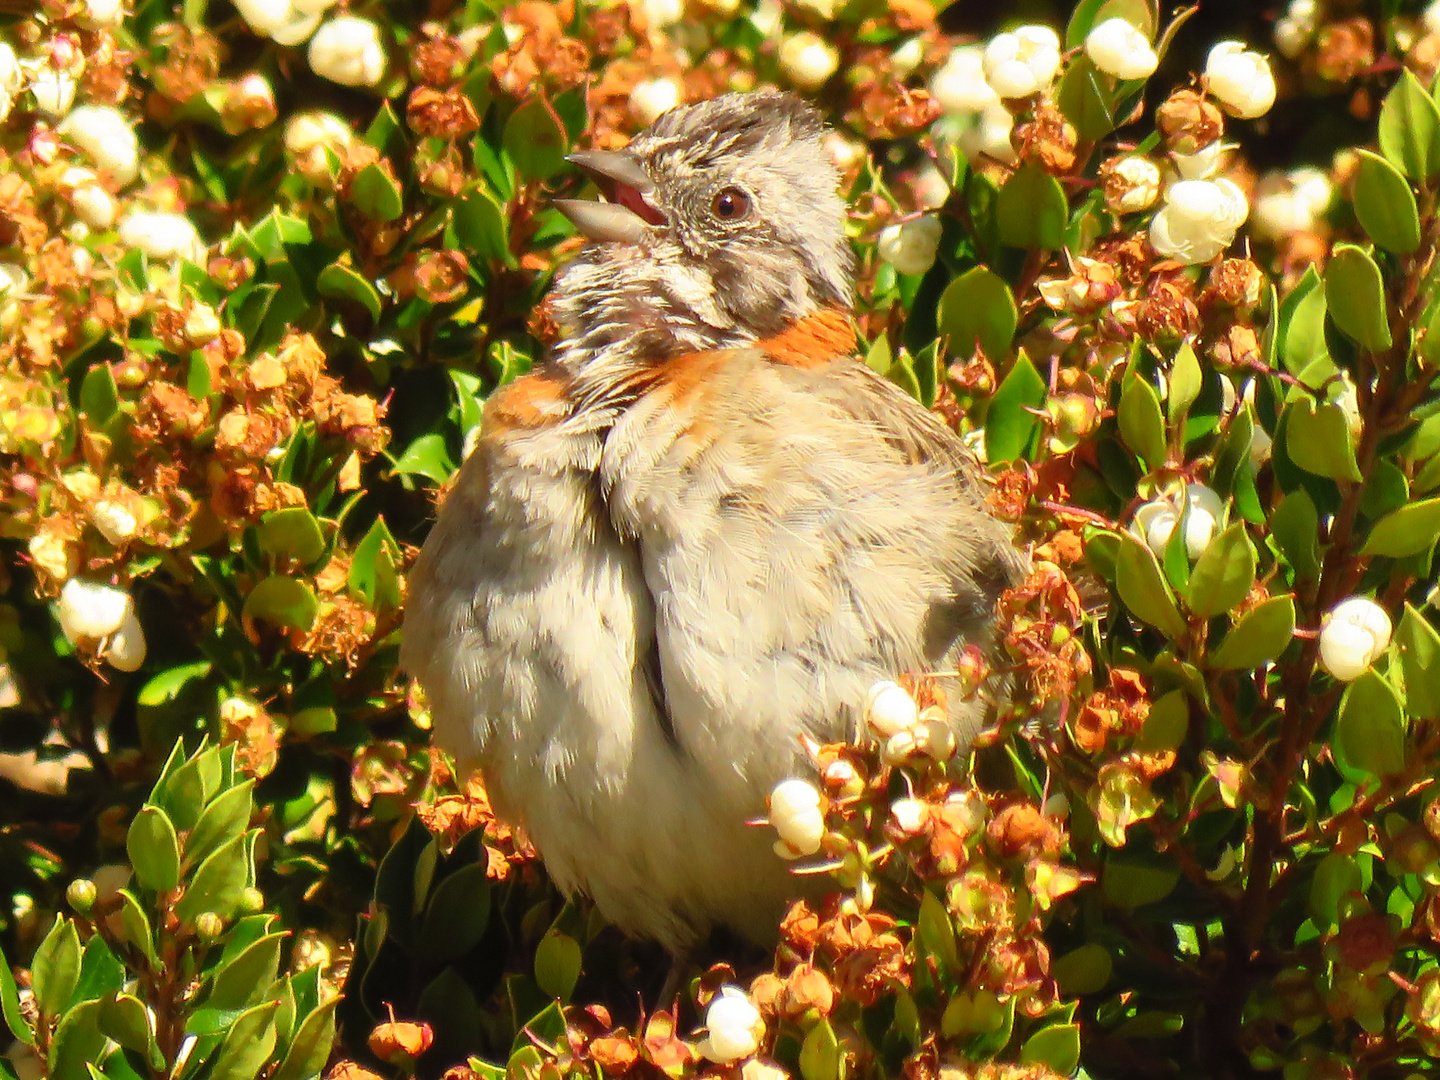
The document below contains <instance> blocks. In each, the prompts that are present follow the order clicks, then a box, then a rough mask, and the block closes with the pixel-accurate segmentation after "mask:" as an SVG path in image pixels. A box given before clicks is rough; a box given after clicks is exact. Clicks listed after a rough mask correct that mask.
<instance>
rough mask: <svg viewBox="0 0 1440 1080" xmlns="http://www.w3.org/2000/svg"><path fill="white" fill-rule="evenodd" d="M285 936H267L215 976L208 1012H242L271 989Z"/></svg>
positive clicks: (206, 1001)
mask: <svg viewBox="0 0 1440 1080" xmlns="http://www.w3.org/2000/svg"><path fill="white" fill-rule="evenodd" d="M285 937H286V935H285V934H267V935H266V936H265V937H262V938H261V939H260V940H259V941H257V942H255V943H254V944H253V945H251V946H250V947H249V948H247V949H246V950H245V951H244V952H242V953H241V954H240V955H239V956H237V957H235V959H233V960H231V961H230V962H229V963H227V964H225V965H224V966H223V967H221V968H220V970H219V971H217V972H216V973H215V984H214V986H213V987H212V988H211V990H210V993H209V994H208V995H207V996H206V998H205V1002H204V1004H205V1007H206V1008H207V1009H243V1008H245V1007H246V1006H248V1005H253V1004H254V1003H255V1001H256V1000H257V999H258V998H259V997H260V996H261V995H263V994H264V993H265V992H266V990H268V989H269V987H270V984H271V983H273V982H274V981H275V975H276V973H277V972H278V971H279V969H280V944H281V942H283V941H284V940H285Z"/></svg>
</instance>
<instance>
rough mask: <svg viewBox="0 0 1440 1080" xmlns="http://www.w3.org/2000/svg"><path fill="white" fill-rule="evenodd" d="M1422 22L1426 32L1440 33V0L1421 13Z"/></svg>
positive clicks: (1436, 0)
mask: <svg viewBox="0 0 1440 1080" xmlns="http://www.w3.org/2000/svg"><path fill="white" fill-rule="evenodd" d="M1420 23H1421V25H1422V26H1424V27H1425V30H1426V32H1428V33H1431V34H1440V0H1435V2H1434V3H1432V4H1431V5H1430V6H1429V7H1427V8H1426V9H1425V10H1424V11H1423V12H1421V14H1420Z"/></svg>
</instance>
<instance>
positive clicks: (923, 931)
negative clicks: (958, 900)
mask: <svg viewBox="0 0 1440 1080" xmlns="http://www.w3.org/2000/svg"><path fill="white" fill-rule="evenodd" d="M916 931H917V933H918V935H919V938H920V944H921V945H922V946H924V948H925V951H926V952H927V953H929V954H930V955H931V956H933V957H935V958H936V959H937V960H938V961H939V962H940V963H941V964H942V965H943V968H944V970H946V971H948V972H950V973H951V974H956V973H958V972H959V971H960V951H959V948H958V946H957V944H956V942H955V924H954V923H953V922H951V921H950V913H949V912H948V911H947V910H946V909H945V904H944V903H943V902H942V901H941V900H940V898H939V897H938V896H936V895H935V894H934V893H932V892H931V891H930V890H929V889H926V890H924V892H922V893H921V896H920V918H919V921H918V923H917V925H916Z"/></svg>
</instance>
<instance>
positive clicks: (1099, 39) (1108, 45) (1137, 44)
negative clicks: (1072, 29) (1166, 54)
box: [1085, 18, 1160, 79]
mask: <svg viewBox="0 0 1440 1080" xmlns="http://www.w3.org/2000/svg"><path fill="white" fill-rule="evenodd" d="M1085 55H1086V56H1088V57H1090V60H1091V62H1092V63H1093V64H1094V65H1095V66H1096V67H1097V68H1099V69H1100V70H1101V71H1103V72H1105V74H1106V75H1114V76H1115V77H1116V78H1117V79H1148V78H1149V77H1150V76H1151V75H1153V74H1155V69H1156V68H1157V67H1159V66H1160V58H1159V57H1158V56H1156V55H1155V50H1154V49H1153V48H1152V47H1151V45H1150V39H1149V38H1148V37H1146V36H1145V35H1144V34H1142V33H1141V32H1140V31H1139V30H1138V29H1136V28H1135V26H1133V25H1132V24H1131V23H1130V22H1128V21H1127V20H1125V19H1120V18H1114V19H1106V20H1105V21H1104V22H1102V23H1100V24H1099V25H1098V26H1096V27H1095V28H1094V29H1093V30H1091V31H1090V33H1089V34H1087V35H1086V37H1085Z"/></svg>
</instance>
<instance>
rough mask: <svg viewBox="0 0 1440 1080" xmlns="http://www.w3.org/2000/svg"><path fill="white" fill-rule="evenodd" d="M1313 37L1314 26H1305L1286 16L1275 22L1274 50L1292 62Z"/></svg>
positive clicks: (1299, 21)
mask: <svg viewBox="0 0 1440 1080" xmlns="http://www.w3.org/2000/svg"><path fill="white" fill-rule="evenodd" d="M1314 35H1315V24H1314V23H1310V24H1308V25H1307V24H1306V23H1304V22H1302V21H1301V20H1299V19H1296V18H1292V17H1291V16H1289V15H1286V16H1284V17H1282V18H1279V19H1276V20H1275V48H1276V49H1277V50H1278V51H1279V53H1280V55H1281V56H1283V57H1285V58H1286V59H1287V60H1294V59H1295V58H1296V57H1297V56H1299V55H1300V54H1301V53H1302V52H1304V51H1305V46H1306V45H1308V44H1310V39H1311V38H1312V37H1313V36H1314Z"/></svg>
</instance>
